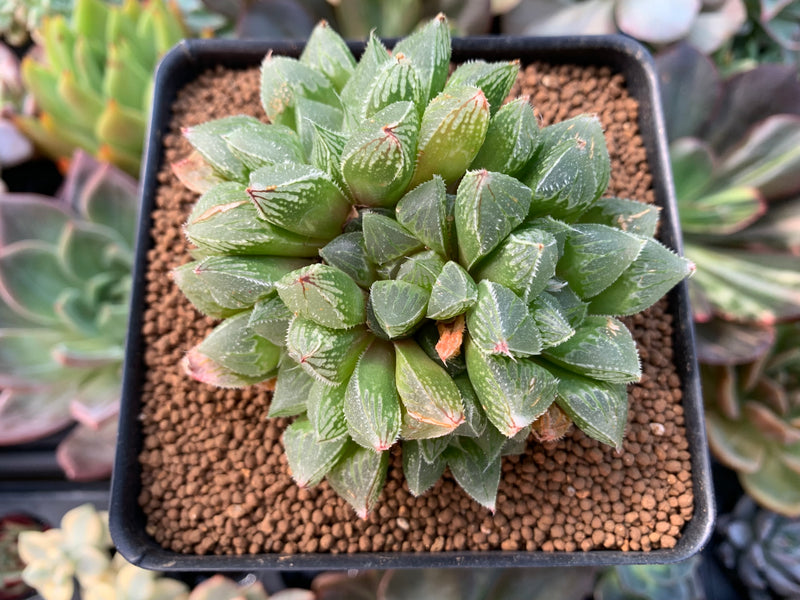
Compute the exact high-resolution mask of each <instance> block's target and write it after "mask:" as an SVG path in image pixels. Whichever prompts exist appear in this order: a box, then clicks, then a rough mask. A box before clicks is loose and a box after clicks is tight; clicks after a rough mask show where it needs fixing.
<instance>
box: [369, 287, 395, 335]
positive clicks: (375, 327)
mask: <svg viewBox="0 0 800 600" xmlns="http://www.w3.org/2000/svg"><path fill="white" fill-rule="evenodd" d="M367 329H369V331H370V332H371V333H373V334H375V337H377V338H379V339H382V340H388V339H390V338H389V334H388V333H387V332H386V330H385V329H384V328H383V325H381V324H380V321H378V318H377V317H376V316H375V309H374V308H373V306H372V296H371V295H370V296H369V298H367Z"/></svg>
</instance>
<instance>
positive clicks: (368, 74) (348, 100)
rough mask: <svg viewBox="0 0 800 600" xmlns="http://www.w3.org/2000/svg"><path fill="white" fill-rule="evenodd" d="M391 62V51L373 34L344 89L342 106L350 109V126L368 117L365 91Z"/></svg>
mask: <svg viewBox="0 0 800 600" xmlns="http://www.w3.org/2000/svg"><path fill="white" fill-rule="evenodd" d="M389 61H391V56H390V55H389V51H388V50H386V48H385V47H384V45H383V44H382V43H381V41H380V40H379V39H378V37H377V36H376V35H375V32H374V31H373V32H371V33H370V35H369V40H368V41H367V46H366V48H364V53H363V54H362V55H361V59H360V60H359V61H358V64H357V65H356V68H355V70H354V71H353V75H352V76H351V77H350V80H349V81H348V82H347V83H346V84H345V86H344V87H343V88H342V93H341V98H342V105H343V106H345V107H347V108H348V109H349V111H348V113H347V114H346V115H345V116H346V118H347V119H348V123H349V124H350V125H354V124H358V123H360V122H361V120H362V119H363V118H364V117H365V116H366V109H367V106H366V105H367V98H366V97H365V90H369V89H371V88H372V86H373V83H374V81H375V79H376V78H377V77H378V73H380V71H381V68H382V67H383V65H385V64H386V63H388V62H389Z"/></svg>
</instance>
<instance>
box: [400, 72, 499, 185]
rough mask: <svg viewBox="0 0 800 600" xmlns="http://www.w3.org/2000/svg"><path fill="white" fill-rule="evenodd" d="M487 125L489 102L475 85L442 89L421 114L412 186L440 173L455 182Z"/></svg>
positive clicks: (471, 157)
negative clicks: (443, 90) (445, 90)
mask: <svg viewBox="0 0 800 600" xmlns="http://www.w3.org/2000/svg"><path fill="white" fill-rule="evenodd" d="M488 127H489V103H488V102H487V101H486V96H484V94H483V92H482V91H481V90H480V89H478V88H476V87H470V86H466V87H457V88H453V89H452V90H449V91H447V92H442V93H441V94H440V95H439V96H437V97H436V98H435V99H434V100H433V102H431V103H430V104H429V105H428V106H427V107H426V108H425V113H424V114H423V116H422V123H421V125H420V130H419V145H418V146H417V168H416V170H415V171H414V176H413V177H412V179H411V184H410V186H411V187H416V186H417V185H419V184H420V183H424V182H426V181H428V180H429V179H430V178H431V177H433V176H434V175H439V176H440V177H441V178H442V179H444V182H445V183H446V184H448V185H450V184H452V183H455V182H456V181H457V180H458V179H459V178H460V177H461V176H462V175H463V174H464V173H465V172H466V170H467V167H469V165H470V164H471V163H472V161H473V160H474V158H475V156H476V155H477V154H478V150H480V147H481V145H482V144H483V140H484V139H485V137H486V130H487V129H488Z"/></svg>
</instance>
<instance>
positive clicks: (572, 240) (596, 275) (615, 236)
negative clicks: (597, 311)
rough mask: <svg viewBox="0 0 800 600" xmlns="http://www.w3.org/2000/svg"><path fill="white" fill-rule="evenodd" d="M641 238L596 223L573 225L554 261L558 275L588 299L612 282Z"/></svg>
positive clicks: (631, 257) (630, 259) (634, 254)
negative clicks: (559, 255) (561, 251)
mask: <svg viewBox="0 0 800 600" xmlns="http://www.w3.org/2000/svg"><path fill="white" fill-rule="evenodd" d="M644 243H645V238H641V237H637V236H634V235H630V234H628V233H625V232H624V231H622V230H620V229H615V228H613V227H608V226H607V225H598V224H596V223H587V224H577V225H573V229H572V231H571V232H570V234H569V235H568V236H567V239H566V243H565V245H564V252H563V254H562V256H561V258H560V260H559V261H558V268H557V272H558V276H559V277H561V278H562V279H565V280H566V281H568V282H569V285H570V287H571V288H572V289H573V290H575V292H577V293H578V295H580V296H581V298H591V297H593V296H597V294H599V293H600V292H602V291H603V290H604V289H606V288H607V287H609V286H610V285H611V284H612V283H614V282H615V281H616V280H617V278H618V277H619V276H620V275H622V272H623V271H625V269H627V268H628V266H629V265H630V264H631V263H632V262H633V261H634V260H635V259H636V257H637V256H638V255H639V252H641V250H642V247H643V246H644Z"/></svg>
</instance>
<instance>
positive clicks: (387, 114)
mask: <svg viewBox="0 0 800 600" xmlns="http://www.w3.org/2000/svg"><path fill="white" fill-rule="evenodd" d="M418 135H419V117H418V116H417V110H416V108H415V107H414V105H413V104H412V103H411V102H395V103H394V104H390V105H389V106H387V107H386V108H384V109H382V110H380V111H378V112H376V113H375V114H373V115H372V116H371V117H370V118H368V119H366V120H365V121H363V122H362V123H360V124H359V125H358V126H357V127H356V128H355V129H354V130H353V133H352V135H351V136H350V139H349V140H347V143H346V144H345V147H344V150H342V177H343V178H344V181H345V183H346V184H347V186H348V188H349V189H350V193H351V194H352V195H353V197H354V199H355V201H356V203H358V204H365V205H368V206H387V207H392V206H394V205H395V204H397V201H398V200H399V199H400V197H401V196H402V195H403V192H405V190H406V187H407V186H408V182H409V180H410V179H411V175H412V173H413V172H414V163H415V156H416V152H417V139H418Z"/></svg>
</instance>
